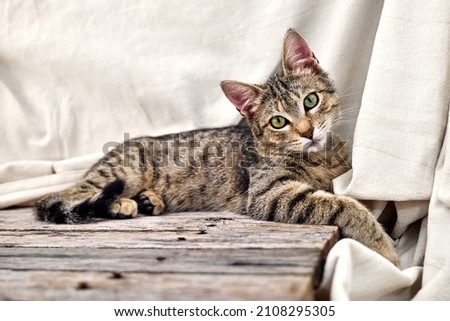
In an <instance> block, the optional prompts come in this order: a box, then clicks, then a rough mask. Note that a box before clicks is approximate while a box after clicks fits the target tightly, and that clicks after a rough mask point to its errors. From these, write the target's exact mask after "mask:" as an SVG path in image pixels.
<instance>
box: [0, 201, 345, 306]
mask: <svg viewBox="0 0 450 321" xmlns="http://www.w3.org/2000/svg"><path fill="white" fill-rule="evenodd" d="M337 239H338V232H337V228H335V227H329V226H302V225H291V224H281V223H273V222H261V221H255V220H252V219H250V218H247V217H245V216H239V215H235V214H230V213H224V212H220V213H178V214H169V215H164V216H159V217H144V216H142V217H138V218H136V219H132V220H111V221H99V222H95V223H92V224H84V225H54V224H46V223H42V222H38V221H36V220H35V219H34V217H33V216H32V214H31V210H30V209H28V208H27V209H17V210H8V211H0V299H2V300H6V299H8V300H302V299H306V300H310V299H313V298H314V287H315V286H316V285H317V283H318V281H319V278H320V273H321V269H322V266H323V260H324V258H325V256H326V254H327V253H328V251H329V249H330V248H331V247H332V246H333V245H334V243H335V242H336V241H337Z"/></svg>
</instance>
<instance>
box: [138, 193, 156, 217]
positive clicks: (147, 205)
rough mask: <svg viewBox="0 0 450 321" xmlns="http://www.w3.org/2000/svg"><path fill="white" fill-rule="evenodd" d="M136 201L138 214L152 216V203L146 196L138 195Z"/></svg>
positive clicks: (153, 207)
mask: <svg viewBox="0 0 450 321" xmlns="http://www.w3.org/2000/svg"><path fill="white" fill-rule="evenodd" d="M136 201H137V205H138V212H139V213H142V214H145V215H153V211H154V209H155V206H154V205H153V204H152V202H151V201H150V199H149V198H148V197H147V196H146V195H144V194H141V195H139V196H138V197H137V199H136Z"/></svg>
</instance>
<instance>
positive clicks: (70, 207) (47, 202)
mask: <svg viewBox="0 0 450 321" xmlns="http://www.w3.org/2000/svg"><path fill="white" fill-rule="evenodd" d="M76 188H77V187H76V186H74V187H73V188H69V189H68V190H66V191H62V192H59V193H53V194H49V195H46V196H44V197H42V198H41V199H39V200H38V201H37V203H36V206H35V207H34V213H35V215H36V217H37V218H38V219H40V220H41V221H45V222H50V223H56V224H77V223H78V224H80V223H88V222H89V221H91V219H92V218H94V217H109V208H110V207H111V205H112V204H113V203H114V202H115V201H116V200H117V199H118V198H119V196H120V195H121V194H122V193H123V190H124V188H125V183H124V181H123V180H121V179H118V180H115V181H114V182H111V183H109V184H107V185H106V186H105V187H104V188H103V189H102V190H100V191H99V192H98V193H96V194H95V195H93V196H91V197H89V196H88V197H86V196H85V197H84V199H81V200H80V197H79V196H81V195H77V193H76ZM74 195H76V196H75V197H74ZM77 196H78V197H77Z"/></svg>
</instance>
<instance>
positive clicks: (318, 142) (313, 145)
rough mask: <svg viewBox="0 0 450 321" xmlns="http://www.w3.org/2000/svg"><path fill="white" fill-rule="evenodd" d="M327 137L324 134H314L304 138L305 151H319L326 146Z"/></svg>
mask: <svg viewBox="0 0 450 321" xmlns="http://www.w3.org/2000/svg"><path fill="white" fill-rule="evenodd" d="M325 143H326V137H325V136H324V135H317V136H316V135H314V137H311V138H303V137H302V144H303V148H304V150H305V151H308V152H318V151H320V150H322V149H324V148H325Z"/></svg>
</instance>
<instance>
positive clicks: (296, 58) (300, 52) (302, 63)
mask: <svg viewBox="0 0 450 321" xmlns="http://www.w3.org/2000/svg"><path fill="white" fill-rule="evenodd" d="M318 64H319V61H318V60H317V58H316V57H315V56H314V53H313V52H312V50H311V49H310V48H309V46H308V44H307V43H306V41H305V39H303V37H302V36H301V35H300V34H298V33H297V32H296V31H295V30H293V29H289V30H288V31H287V32H286V35H285V36H284V44H283V58H282V66H283V72H284V74H287V73H291V72H296V71H298V70H300V69H304V68H310V69H314V68H315V67H316V66H317V65H318Z"/></svg>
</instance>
